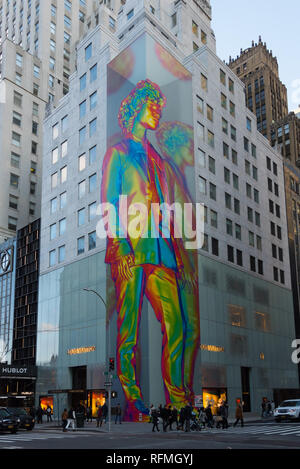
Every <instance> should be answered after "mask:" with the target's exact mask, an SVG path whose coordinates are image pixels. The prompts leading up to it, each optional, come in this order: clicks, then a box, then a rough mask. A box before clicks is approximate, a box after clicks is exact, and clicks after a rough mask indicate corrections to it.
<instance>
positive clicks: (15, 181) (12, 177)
mask: <svg viewBox="0 0 300 469" xmlns="http://www.w3.org/2000/svg"><path fill="white" fill-rule="evenodd" d="M19 180H20V177H19V176H17V175H16V174H13V173H10V185H11V186H12V187H14V188H15V189H18V187H19Z"/></svg>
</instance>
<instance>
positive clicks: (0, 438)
mask: <svg viewBox="0 0 300 469" xmlns="http://www.w3.org/2000/svg"><path fill="white" fill-rule="evenodd" d="M78 436H79V432H76V433H71V432H69V433H67V434H66V433H64V434H63V433H61V434H57V433H54V432H53V433H51V432H43V433H25V432H24V433H23V432H22V433H21V432H20V433H16V434H7V433H2V434H1V433H0V449H5V447H6V445H7V447H8V448H9V449H17V448H20V447H21V446H20V445H21V444H22V443H26V442H32V441H38V440H49V439H53V440H57V439H62V438H65V437H67V438H68V439H70V438H77V437H78ZM87 436H88V434H86V433H83V432H80V437H87ZM12 445H14V446H12Z"/></svg>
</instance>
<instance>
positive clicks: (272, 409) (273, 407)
mask: <svg viewBox="0 0 300 469" xmlns="http://www.w3.org/2000/svg"><path fill="white" fill-rule="evenodd" d="M274 411H275V402H274V401H273V400H272V401H271V414H272V415H274Z"/></svg>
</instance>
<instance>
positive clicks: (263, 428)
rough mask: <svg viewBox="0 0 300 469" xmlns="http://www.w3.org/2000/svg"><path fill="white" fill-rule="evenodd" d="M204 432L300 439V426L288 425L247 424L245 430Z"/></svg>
mask: <svg viewBox="0 0 300 469" xmlns="http://www.w3.org/2000/svg"><path fill="white" fill-rule="evenodd" d="M202 431H203V432H206V433H211V434H219V433H220V432H221V433H235V434H238V435H244V434H248V435H270V436H271V435H279V436H289V435H293V436H299V437H300V424H295V425H293V424H291V425H289V424H286V425H284V424H283V425H276V424H267V425H261V424H259V425H247V424H245V425H244V427H243V428H241V427H240V425H239V426H238V427H233V426H230V427H229V428H227V429H224V430H223V429H221V428H220V429H219V428H205V429H202Z"/></svg>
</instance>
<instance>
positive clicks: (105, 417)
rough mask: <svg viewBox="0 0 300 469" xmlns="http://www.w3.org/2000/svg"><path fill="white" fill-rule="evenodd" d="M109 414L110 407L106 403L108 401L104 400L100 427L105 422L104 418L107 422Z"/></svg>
mask: <svg viewBox="0 0 300 469" xmlns="http://www.w3.org/2000/svg"><path fill="white" fill-rule="evenodd" d="M107 414H108V407H107V405H106V402H104V404H103V406H102V418H101V423H100V427H101V425H102V423H103V420H105V423H106V420H107Z"/></svg>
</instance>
